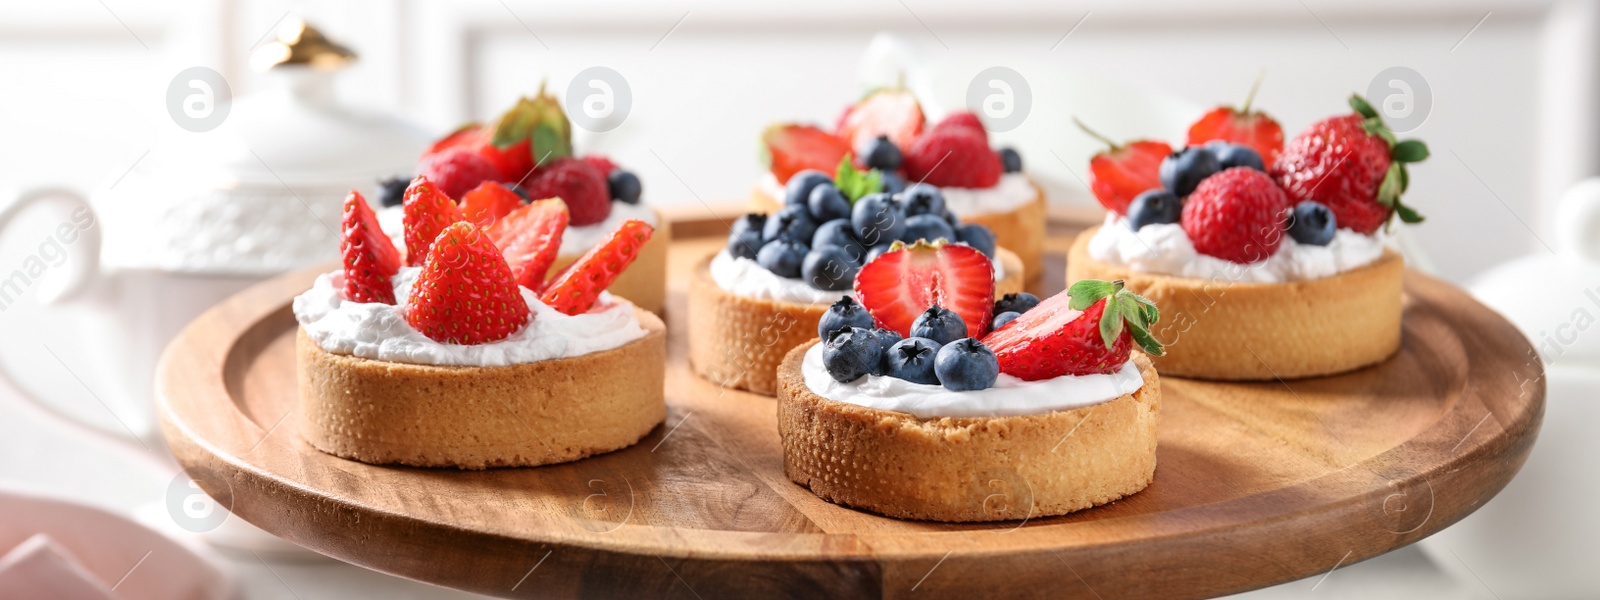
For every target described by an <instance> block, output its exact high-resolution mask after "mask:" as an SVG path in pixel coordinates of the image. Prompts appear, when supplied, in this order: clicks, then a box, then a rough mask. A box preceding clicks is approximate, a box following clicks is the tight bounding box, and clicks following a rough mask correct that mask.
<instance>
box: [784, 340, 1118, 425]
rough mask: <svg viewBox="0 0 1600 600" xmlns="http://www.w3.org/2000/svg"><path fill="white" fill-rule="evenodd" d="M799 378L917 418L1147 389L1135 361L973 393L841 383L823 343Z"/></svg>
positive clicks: (835, 396) (1022, 408) (1042, 406)
mask: <svg viewBox="0 0 1600 600" xmlns="http://www.w3.org/2000/svg"><path fill="white" fill-rule="evenodd" d="M800 374H801V376H802V377H803V378H804V379H805V382H806V387H808V388H811V391H812V393H815V394H816V395H818V396H822V397H823V398H827V399H829V400H833V401H835V402H845V403H848V404H854V405H857V406H865V407H868V408H876V409H880V410H889V411H895V412H902V413H907V414H910V415H912V416H914V417H917V418H919V419H936V418H940V417H953V418H960V417H1009V416H1014V415H1037V414H1044V413H1048V412H1055V411H1061V410H1072V409H1075V408H1082V407H1085V406H1090V405H1094V404H1099V403H1102V402H1107V401H1110V400H1115V399H1116V398H1118V397H1120V396H1122V395H1124V394H1131V393H1133V392H1136V391H1138V390H1139V388H1141V387H1144V376H1143V375H1142V374H1140V373H1139V366H1138V365H1136V364H1134V363H1133V360H1131V359H1130V360H1129V361H1128V362H1127V363H1124V364H1123V365H1122V368H1121V369H1119V370H1118V371H1117V372H1115V373H1111V374H1109V375H1076V376H1073V375H1068V376H1062V377H1057V378H1055V379H1046V380H1043V381H1023V380H1021V379H1018V378H1016V377H1012V376H1010V375H1006V374H1005V373H1001V374H1000V377H999V378H998V379H996V380H995V382H994V386H993V387H990V388H988V389H984V390H977V391H971V392H953V391H950V390H948V389H945V387H944V386H942V385H928V384H922V383H912V382H909V381H906V380H904V379H896V378H893V377H887V376H879V375H867V376H865V377H862V378H860V379H857V380H855V381H852V382H850V383H839V382H837V381H834V380H833V378H832V377H830V376H828V370H827V368H825V367H823V366H822V344H816V345H814V346H812V347H811V348H810V349H809V350H806V355H805V359H804V360H802V361H801V363H800Z"/></svg>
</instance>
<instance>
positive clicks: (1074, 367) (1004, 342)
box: [983, 279, 1163, 381]
mask: <svg viewBox="0 0 1600 600" xmlns="http://www.w3.org/2000/svg"><path fill="white" fill-rule="evenodd" d="M1160 319H1161V314H1160V312H1159V311H1158V310H1157V309H1156V306H1155V304H1154V303H1152V302H1150V300H1148V299H1146V298H1145V297H1143V296H1140V295H1138V294H1135V293H1133V292H1132V291H1129V290H1127V289H1125V288H1124V285H1123V282H1122V281H1121V280H1118V281H1110V282H1108V281H1101V280H1097V279H1085V280H1082V281H1079V282H1077V283H1074V284H1072V287H1070V288H1068V289H1067V291H1066V292H1065V293H1061V294H1056V295H1055V296H1051V297H1050V298H1048V299H1046V300H1045V301H1044V302H1041V303H1040V304H1039V305H1038V306H1036V307H1034V308H1033V309H1032V310H1029V311H1028V312H1025V313H1022V315H1021V316H1019V317H1017V318H1016V319H1014V320H1012V321H1011V322H1010V323H1006V324H1005V325H1003V326H1001V327H1000V328H999V329H996V330H994V331H993V332H991V333H990V334H989V335H988V336H986V337H984V338H983V343H984V345H986V346H988V347H989V348H990V349H991V350H993V351H994V353H995V357H996V358H997V359H999V361H1000V372H1001V373H1005V374H1007V375H1011V376H1013V377H1017V378H1020V379H1023V380H1025V381H1040V380H1045V379H1052V378H1055V377H1061V376H1064V375H1094V374H1106V373H1115V372H1117V371H1118V370H1119V369H1121V368H1122V365H1124V364H1126V363H1127V362H1128V357H1129V356H1130V354H1131V352H1132V350H1133V347H1134V346H1138V347H1139V349H1141V350H1143V351H1144V352H1145V353H1146V354H1149V355H1151V356H1161V355H1162V354H1163V350H1162V347H1161V342H1159V341H1157V340H1156V339H1155V336H1154V335H1151V333H1150V327H1151V326H1153V325H1155V323H1156V321H1158V320H1160Z"/></svg>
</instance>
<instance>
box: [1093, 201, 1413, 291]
mask: <svg viewBox="0 0 1600 600" xmlns="http://www.w3.org/2000/svg"><path fill="white" fill-rule="evenodd" d="M1384 247H1385V240H1384V236H1383V234H1382V233H1381V232H1379V233H1375V234H1373V235H1366V234H1362V233H1357V232H1355V231H1353V230H1350V229H1343V228H1341V229H1339V230H1338V231H1337V232H1335V233H1334V236H1333V241H1331V242H1329V243H1328V245H1326V246H1313V245H1310V244H1301V243H1299V242H1296V241H1295V240H1294V238H1291V237H1289V235H1288V234H1287V233H1286V234H1284V236H1283V243H1282V244H1280V245H1279V246H1278V250H1277V252H1275V253H1273V255H1272V256H1269V257H1266V258H1264V259H1261V260H1258V261H1256V262H1253V263H1249V264H1240V263H1236V262H1232V261H1228V260H1223V259H1220V258H1217V257H1215V256H1206V255H1204V254H1200V253H1199V252H1197V251H1195V249H1194V243H1193V242H1191V241H1190V240H1189V234H1187V233H1185V232H1184V231H1183V226H1181V225H1179V224H1177V223H1163V224H1158V225H1145V226H1144V227H1142V228H1140V229H1139V231H1134V230H1133V228H1131V227H1129V226H1128V223H1127V219H1125V218H1123V217H1120V216H1117V214H1116V213H1107V214H1106V221H1105V224H1104V225H1102V226H1101V227H1100V230H1099V231H1097V232H1095V234H1094V237H1092V238H1089V256H1092V257H1094V259H1095V260H1098V261H1101V262H1105V263H1109V264H1113V265H1121V266H1123V267H1127V268H1129V269H1132V270H1135V271H1142V272H1145V273H1158V274H1161V275H1172V276H1176V277H1189V278H1194V279H1210V280H1214V281H1243V282H1250V283H1285V282H1289V281H1307V280H1311V279H1320V278H1323V277H1331V276H1333V275H1337V274H1339V273H1344V272H1346V271H1350V270H1353V269H1356V268H1359V267H1362V266H1365V265H1368V264H1371V263H1372V261H1375V260H1378V257H1380V256H1383V250H1384Z"/></svg>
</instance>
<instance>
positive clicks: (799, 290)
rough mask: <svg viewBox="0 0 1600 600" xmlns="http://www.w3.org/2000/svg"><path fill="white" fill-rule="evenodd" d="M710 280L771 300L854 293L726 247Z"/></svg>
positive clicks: (997, 276)
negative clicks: (784, 273) (783, 273)
mask: <svg viewBox="0 0 1600 600" xmlns="http://www.w3.org/2000/svg"><path fill="white" fill-rule="evenodd" d="M993 262H994V280H995V281H997V282H998V281H1000V280H1001V279H1005V276H1006V272H1005V267H1004V266H1003V265H1002V264H1001V262H1000V261H999V260H995V261H993ZM711 280H712V281H715V282H716V283H717V287H720V288H722V289H723V291H726V292H728V293H731V294H733V295H735V296H743V297H745V298H755V299H757V300H772V301H774V302H789V303H793V304H833V303H835V302H838V301H839V299H840V298H843V297H845V296H855V292H853V291H850V290H845V291H842V292H831V291H828V290H820V289H817V288H815V287H812V286H811V284H810V283H807V282H806V280H805V279H789V278H787V277H780V276H778V274H777V273H773V272H772V271H768V270H767V269H766V267H763V266H761V263H758V262H756V261H753V260H750V259H748V258H744V257H735V256H733V255H732V254H728V250H727V249H726V248H724V249H723V250H722V251H721V252H718V253H717V255H716V257H714V258H712V259H711Z"/></svg>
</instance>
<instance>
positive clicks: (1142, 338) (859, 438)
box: [778, 246, 1162, 521]
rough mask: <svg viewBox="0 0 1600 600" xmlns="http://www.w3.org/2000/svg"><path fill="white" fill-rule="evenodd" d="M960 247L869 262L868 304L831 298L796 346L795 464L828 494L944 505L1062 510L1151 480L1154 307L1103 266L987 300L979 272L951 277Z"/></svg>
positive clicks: (786, 395)
mask: <svg viewBox="0 0 1600 600" xmlns="http://www.w3.org/2000/svg"><path fill="white" fill-rule="evenodd" d="M962 250H963V249H961V248H960V247H959V246H946V247H943V248H937V249H934V252H935V254H936V256H935V257H934V258H937V260H934V261H926V260H919V257H915V256H911V255H909V254H910V252H911V250H897V251H894V252H890V253H888V254H885V255H883V256H882V257H879V258H878V259H877V260H874V261H872V262H870V263H868V264H867V265H866V266H865V267H863V268H862V270H861V277H860V278H858V279H857V283H856V292H857V294H856V295H857V297H858V298H859V299H860V301H859V303H858V302H856V301H854V300H852V299H850V298H845V299H843V300H840V301H839V302H838V303H836V304H834V305H833V306H832V307H831V308H829V310H828V312H827V314H826V315H825V316H824V317H823V318H822V321H821V322H820V324H819V326H818V328H817V339H815V340H812V341H811V342H809V343H807V344H805V345H803V346H800V347H798V348H795V349H794V350H793V351H791V352H790V353H789V355H788V356H787V357H785V358H784V361H783V364H782V365H781V366H780V367H779V370H778V379H779V384H780V387H779V391H778V435H779V437H780V438H781V440H782V444H783V463H784V472H785V473H787V474H788V476H789V478H790V479H792V480H794V482H795V483H798V484H800V485H802V486H805V487H806V488H808V489H810V490H811V492H812V493H814V494H816V495H817V496H818V497H821V498H822V499H824V500H828V501H830V502H834V503H838V504H842V505H845V506H851V507H855V508H860V509H864V510H869V511H872V512H875V513H879V514H882V515H886V516H890V517H898V518H905V519H925V520H933V521H999V520H1012V519H1027V518H1032V517H1040V516H1052V515H1062V514H1066V513H1069V512H1073V511H1076V510H1081V509H1085V508H1089V507H1092V506H1097V505H1101V504H1105V503H1108V502H1111V501H1114V500H1116V499H1118V498H1122V497H1125V496H1128V495H1130V494H1133V493H1136V492H1138V491H1140V490H1142V489H1144V488H1145V486H1147V485H1149V484H1150V481H1151V479H1152V478H1153V477H1154V475H1155V468H1156V421H1157V417H1158V415H1159V414H1160V412H1161V383H1160V380H1159V378H1158V377H1157V375H1156V370H1155V368H1154V367H1152V366H1151V363H1150V360H1149V358H1147V356H1146V355H1156V356H1159V355H1160V354H1161V353H1162V347H1161V344H1160V343H1159V342H1157V341H1156V339H1155V337H1154V336H1153V335H1152V333H1151V330H1150V328H1151V327H1152V326H1154V325H1155V324H1156V323H1157V321H1158V320H1159V319H1160V313H1159V312H1158V311H1157V309H1156V306H1155V305H1154V304H1152V303H1151V302H1150V301H1149V300H1146V299H1144V298H1143V297H1140V296H1138V295H1137V294H1134V293H1133V292H1130V291H1128V290H1127V289H1124V287H1123V283H1122V282H1121V281H1115V282H1105V281H1096V280H1084V281H1079V282H1078V283H1077V284H1075V285H1073V286H1072V287H1071V288H1070V289H1068V290H1067V291H1066V292H1064V293H1061V294H1057V295H1055V296H1052V297H1050V298H1048V299H1045V300H1044V301H1043V302H1041V301H1040V300H1039V299H1038V298H1036V297H1034V296H1033V295H1031V294H1026V293H1021V294H1007V295H1005V296H1002V297H1001V298H1000V300H999V301H996V302H992V303H991V302H990V301H989V299H990V298H991V297H992V293H991V292H992V290H991V289H990V288H988V287H986V286H985V283H987V282H985V281H983V279H982V278H981V277H949V276H948V275H950V274H951V272H952V268H953V267H955V266H958V265H960V264H961V263H962V262H964V261H966V260H968V259H966V258H965V257H963V256H961V255H962V254H963V252H962ZM897 255H900V256H897ZM919 263H924V264H934V265H940V268H929V267H927V266H924V264H919Z"/></svg>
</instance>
